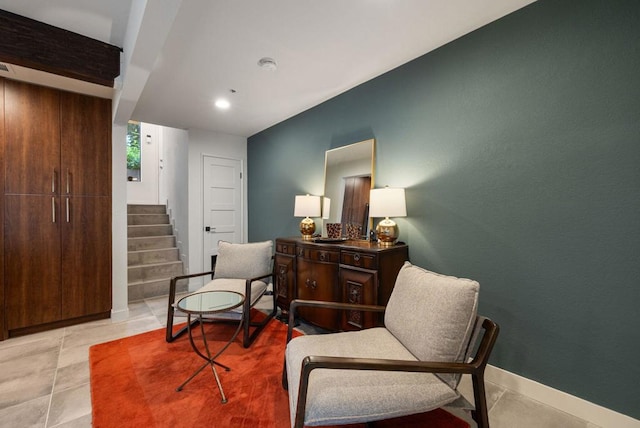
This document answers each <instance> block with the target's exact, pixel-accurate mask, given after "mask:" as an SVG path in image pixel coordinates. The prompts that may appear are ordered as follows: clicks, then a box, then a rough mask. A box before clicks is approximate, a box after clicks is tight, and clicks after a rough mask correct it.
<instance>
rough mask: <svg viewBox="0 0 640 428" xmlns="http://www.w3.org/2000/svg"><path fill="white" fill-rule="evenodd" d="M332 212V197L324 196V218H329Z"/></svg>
mask: <svg viewBox="0 0 640 428" xmlns="http://www.w3.org/2000/svg"><path fill="white" fill-rule="evenodd" d="M330 213H331V199H329V198H327V197H326V196H323V197H322V218H324V219H328V218H329V214H330Z"/></svg>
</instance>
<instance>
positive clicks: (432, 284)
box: [283, 262, 499, 428]
mask: <svg viewBox="0 0 640 428" xmlns="http://www.w3.org/2000/svg"><path fill="white" fill-rule="evenodd" d="M478 291H479V284H478V283H477V282H476V281H472V280H469V279H460V278H455V277H450V276H444V275H440V274H437V273H433V272H429V271H427V270H424V269H421V268H419V267H416V266H413V265H411V264H410V263H409V262H406V263H405V264H404V266H403V267H402V269H401V270H400V272H399V274H398V277H397V279H396V283H395V287H394V290H393V292H392V294H391V297H390V299H389V302H388V304H387V306H386V309H385V308H384V307H380V306H363V305H359V306H357V308H358V309H359V310H374V311H384V324H385V325H384V327H375V328H371V329H367V330H361V331H355V332H340V333H331V334H320V335H308V336H299V337H296V338H294V339H292V338H291V336H292V327H293V326H294V325H295V323H294V320H295V312H296V309H297V308H298V307H300V306H314V307H332V308H342V309H347V308H353V305H350V304H341V303H330V302H313V301H293V302H292V304H291V306H290V320H289V332H288V337H287V348H286V352H285V369H284V371H283V386H284V387H285V388H288V390H289V408H290V412H291V426H292V427H295V428H302V427H303V426H304V425H308V426H323V425H338V424H350V423H357V422H360V423H362V422H370V421H376V420H382V419H390V418H394V417H399V416H405V415H411V414H416V413H422V412H427V411H430V410H434V409H436V408H439V407H443V406H445V405H447V404H449V403H453V402H454V401H456V400H458V399H459V398H460V394H459V392H458V391H457V386H458V383H459V381H460V376H461V375H462V374H469V375H471V378H472V383H473V388H474V400H475V410H473V411H472V416H473V418H474V420H475V421H476V422H477V424H478V427H481V428H487V427H489V419H488V414H487V413H488V412H487V404H486V397H485V389H484V370H485V367H486V364H487V360H488V358H489V355H490V353H491V350H492V348H493V345H494V343H495V341H496V338H497V335H498V330H499V329H498V326H497V324H495V323H494V322H493V321H491V320H489V319H488V318H482V317H478V316H477V307H478ZM481 331H484V333H483V334H482V338H481V340H480V343H479V345H477V346H476V342H477V341H476V339H477V338H478V336H480V335H479V333H480V332H481ZM469 360H471V361H469Z"/></svg>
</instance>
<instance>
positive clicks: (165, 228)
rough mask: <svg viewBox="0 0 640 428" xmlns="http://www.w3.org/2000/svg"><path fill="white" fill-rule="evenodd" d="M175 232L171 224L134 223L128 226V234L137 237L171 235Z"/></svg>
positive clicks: (130, 236)
mask: <svg viewBox="0 0 640 428" xmlns="http://www.w3.org/2000/svg"><path fill="white" fill-rule="evenodd" d="M172 234H173V228H172V227H171V225H170V224H152V225H132V226H127V236H128V237H129V238H136V237H141V236H169V235H172Z"/></svg>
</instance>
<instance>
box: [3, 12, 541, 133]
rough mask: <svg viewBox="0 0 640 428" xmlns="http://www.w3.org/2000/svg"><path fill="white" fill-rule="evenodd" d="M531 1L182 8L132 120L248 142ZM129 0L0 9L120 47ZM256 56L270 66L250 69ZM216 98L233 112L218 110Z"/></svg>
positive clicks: (125, 28)
mask: <svg viewBox="0 0 640 428" xmlns="http://www.w3.org/2000/svg"><path fill="white" fill-rule="evenodd" d="M174 1H175V0H174ZM533 1H534V0H323V1H317V0H269V1H264V0H182V2H181V5H180V8H179V10H178V13H177V16H176V18H175V21H174V23H173V26H172V27H171V29H170V31H169V33H168V36H167V40H166V43H165V45H164V47H163V48H162V50H161V53H160V55H159V56H158V57H157V58H156V61H155V65H154V67H153V70H152V71H151V73H150V75H149V78H148V80H147V82H146V84H145V85H144V88H143V89H142V91H141V94H140V96H139V98H138V100H137V103H136V105H135V108H134V111H133V117H132V119H136V120H141V121H144V122H150V123H156V124H160V125H165V126H171V127H176V128H184V129H189V128H200V129H205V130H213V131H219V132H225V133H229V134H234V135H240V136H250V135H253V134H255V133H256V132H259V131H261V130H264V129H266V128H268V127H269V126H271V125H274V124H276V123H278V122H281V121H282V120H285V119H287V118H289V117H292V116H294V115H296V114H298V113H300V112H302V111H304V110H306V109H309V108H311V107H313V106H315V105H317V104H320V103H322V102H323V101H326V100H327V99H329V98H332V97H334V96H336V95H338V94H340V93H342V92H345V91H347V90H349V89H351V88H353V87H355V86H357V85H359V84H360V83H363V82H365V81H367V80H369V79H371V78H374V77H376V76H379V75H381V74H383V73H385V72H387V71H389V70H391V69H393V68H396V67H398V66H399V65H402V64H404V63H406V62H408V61H411V60H412V59H414V58H417V57H418V56H421V55H423V54H425V53H427V52H429V51H431V50H433V49H436V48H438V47H440V46H442V45H444V44H446V43H448V42H450V41H452V40H454V39H456V38H458V37H460V36H462V35H464V34H467V33H469V32H471V31H473V30H475V29H477V28H479V27H481V26H483V25H485V24H487V23H489V22H491V21H494V20H496V19H498V18H500V17H502V16H504V15H506V14H509V13H511V12H513V11H515V10H517V9H519V8H521V7H524V6H526V5H527V4H529V3H532V2H533ZM131 3H132V2H131V1H130V0H110V1H104V0H56V1H51V0H0V9H4V10H7V11H10V12H13V13H17V14H19V15H23V16H27V17H29V18H33V19H36V20H38V21H42V22H46V23H48V24H51V25H55V26H58V27H62V28H65V29H67V30H70V31H74V32H77V33H80V34H83V35H86V36H89V37H92V38H95V39H98V40H101V41H104V42H108V43H111V44H114V45H116V46H120V47H122V45H123V41H124V38H125V32H126V30H127V23H128V16H129V10H130V8H131ZM138 48H144V46H136V49H138ZM262 57H271V58H273V59H275V61H276V62H277V64H278V67H277V70H275V71H268V70H265V69H262V68H260V67H259V66H258V65H257V62H258V60H259V59H260V58H262ZM14 72H15V70H14ZM14 78H19V77H16V76H14ZM232 89H233V90H235V91H236V92H235V93H231V90H232ZM218 97H225V98H227V99H228V100H229V101H230V102H231V107H230V108H229V109H228V110H225V111H220V110H218V109H216V108H215V107H214V106H213V103H214V101H215V99H216V98H218Z"/></svg>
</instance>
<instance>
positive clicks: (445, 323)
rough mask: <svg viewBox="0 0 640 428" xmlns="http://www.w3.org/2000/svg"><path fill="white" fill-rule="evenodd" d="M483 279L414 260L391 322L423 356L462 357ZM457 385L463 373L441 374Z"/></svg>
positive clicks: (396, 294) (392, 303) (403, 276)
mask: <svg viewBox="0 0 640 428" xmlns="http://www.w3.org/2000/svg"><path fill="white" fill-rule="evenodd" d="M479 289H480V284H478V283H477V282H476V281H472V280H470V279H463V278H456V277H453V276H446V275H441V274H438V273H435V272H430V271H428V270H425V269H422V268H419V267H417V266H414V265H412V264H411V263H409V262H405V264H404V265H403V266H402V268H401V269H400V272H399V273H398V277H397V278H396V283H395V286H394V288H393V291H392V292H391V297H390V298H389V303H388V304H387V309H386V311H385V317H384V323H385V327H386V328H387V329H388V330H389V331H390V332H391V333H392V334H393V335H394V336H395V337H396V338H397V339H398V340H399V341H400V342H401V343H402V344H403V345H404V346H405V347H406V348H407V349H408V350H409V351H410V352H411V353H412V354H413V355H415V356H416V358H418V359H419V360H421V361H445V362H462V360H463V359H464V355H465V352H466V348H467V344H468V342H469V339H470V337H471V332H472V331H473V326H474V323H475V319H476V315H477V310H478V291H479ZM439 376H440V377H441V378H442V379H444V380H446V381H447V382H449V383H450V385H451V386H452V387H455V385H456V384H457V380H458V376H455V375H439Z"/></svg>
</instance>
